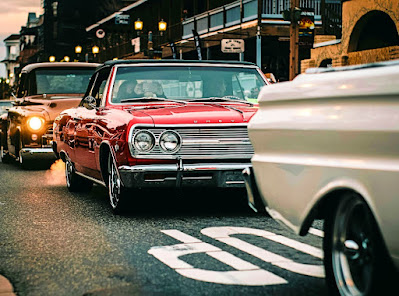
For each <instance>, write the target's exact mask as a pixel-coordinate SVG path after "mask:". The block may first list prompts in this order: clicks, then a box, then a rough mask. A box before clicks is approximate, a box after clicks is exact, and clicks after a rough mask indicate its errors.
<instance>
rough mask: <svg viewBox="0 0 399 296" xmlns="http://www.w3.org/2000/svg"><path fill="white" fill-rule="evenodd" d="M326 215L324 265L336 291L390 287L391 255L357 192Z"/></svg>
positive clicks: (355, 292) (367, 292)
mask: <svg viewBox="0 0 399 296" xmlns="http://www.w3.org/2000/svg"><path fill="white" fill-rule="evenodd" d="M329 212H330V214H329V215H328V217H326V221H325V226H324V227H325V235H324V242H323V245H324V266H325V270H326V279H327V284H328V286H329V290H330V292H331V294H332V295H345V296H346V295H364V296H366V295H367V296H368V295H374V294H375V293H376V291H379V292H381V291H382V289H384V288H386V286H387V285H386V284H387V282H388V278H389V272H390V271H389V270H390V269H389V268H388V266H390V264H389V259H388V256H387V251H386V250H385V247H384V244H383V242H382V238H381V235H379V230H378V228H377V224H376V222H375V220H374V217H373V215H372V213H371V211H370V209H369V208H368V206H367V204H366V203H365V202H364V200H363V199H362V198H361V197H360V196H359V195H357V194H355V193H346V194H345V195H343V196H342V198H341V199H340V201H339V203H338V204H337V205H336V206H335V208H334V210H333V211H329Z"/></svg>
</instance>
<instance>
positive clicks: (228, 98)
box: [188, 96, 254, 106]
mask: <svg viewBox="0 0 399 296" xmlns="http://www.w3.org/2000/svg"><path fill="white" fill-rule="evenodd" d="M212 101H213V102H237V103H242V104H247V105H250V106H253V105H254V104H252V103H251V102H248V101H245V100H242V99H240V98H239V97H236V96H225V97H209V98H198V99H192V100H188V102H212Z"/></svg>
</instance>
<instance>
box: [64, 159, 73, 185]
mask: <svg viewBox="0 0 399 296" xmlns="http://www.w3.org/2000/svg"><path fill="white" fill-rule="evenodd" d="M72 173H73V166H72V163H71V162H70V161H69V160H67V161H66V163H65V177H66V182H67V185H68V186H71V175H72Z"/></svg>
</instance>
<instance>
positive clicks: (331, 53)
mask: <svg viewBox="0 0 399 296" xmlns="http://www.w3.org/2000/svg"><path fill="white" fill-rule="evenodd" d="M398 31H399V1H398V0H347V1H342V37H341V38H340V39H336V38H335V36H328V35H319V36H316V37H315V44H314V48H313V49H312V50H311V56H310V59H304V60H302V61H301V71H302V72H304V71H306V69H308V68H310V67H328V66H332V67H337V66H345V65H356V64H364V63H371V62H378V61H386V60H394V59H399V36H398Z"/></svg>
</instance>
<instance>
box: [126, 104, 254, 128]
mask: <svg viewBox="0 0 399 296" xmlns="http://www.w3.org/2000/svg"><path fill="white" fill-rule="evenodd" d="M128 111H130V112H131V113H134V112H135V111H140V112H142V113H145V114H146V115H148V116H150V117H151V118H152V120H153V122H154V124H160V125H161V124H194V123H196V124H209V123H247V122H248V121H249V119H250V118H251V117H252V116H253V115H254V114H255V112H256V111H257V107H251V106H248V105H244V104H228V105H227V104H223V105H221V104H219V103H206V104H198V103H195V104H194V103H188V104H187V105H181V106H180V105H179V106H176V105H173V106H165V105H162V106H160V105H153V106H151V107H148V106H147V107H145V108H143V107H134V108H131V109H129V110H128Z"/></svg>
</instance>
